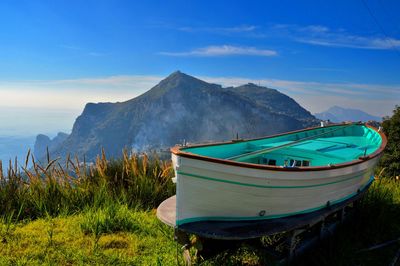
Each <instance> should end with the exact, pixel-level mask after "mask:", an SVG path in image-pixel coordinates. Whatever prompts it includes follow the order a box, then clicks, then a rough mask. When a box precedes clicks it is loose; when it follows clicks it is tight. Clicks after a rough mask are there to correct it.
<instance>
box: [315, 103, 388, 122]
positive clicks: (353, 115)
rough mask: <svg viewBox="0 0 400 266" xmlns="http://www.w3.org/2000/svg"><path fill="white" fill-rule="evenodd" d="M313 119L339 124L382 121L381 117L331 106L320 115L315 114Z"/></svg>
mask: <svg viewBox="0 0 400 266" xmlns="http://www.w3.org/2000/svg"><path fill="white" fill-rule="evenodd" d="M315 117H317V118H318V119H321V120H330V121H331V122H335V123H339V122H343V121H363V122H367V121H378V122H380V121H382V118H381V117H378V116H373V115H370V114H368V113H366V112H364V111H361V110H358V109H348V108H343V107H339V106H333V107H331V108H329V109H328V110H326V111H325V112H322V113H317V114H315Z"/></svg>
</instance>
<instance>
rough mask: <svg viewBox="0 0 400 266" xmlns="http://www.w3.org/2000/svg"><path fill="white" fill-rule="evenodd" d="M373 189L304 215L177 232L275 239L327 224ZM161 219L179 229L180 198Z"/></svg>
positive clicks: (197, 225) (196, 225)
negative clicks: (178, 208)
mask: <svg viewBox="0 0 400 266" xmlns="http://www.w3.org/2000/svg"><path fill="white" fill-rule="evenodd" d="M368 187H369V185H368V186H366V187H365V188H364V189H363V190H362V191H360V192H359V193H357V195H355V196H354V197H352V198H349V199H347V200H345V201H343V202H340V203H338V204H334V205H330V206H327V207H326V208H324V209H321V210H318V211H315V212H311V213H307V214H301V215H294V216H289V217H285V218H277V219H268V220H257V221H229V222H227V221H202V222H193V223H187V224H183V225H180V226H179V228H177V229H178V230H180V231H183V232H185V233H188V234H195V235H197V236H200V237H204V238H212V239H224V240H243V239H251V238H258V237H261V236H266V235H272V234H276V233H279V232H284V231H291V230H295V229H298V228H302V227H308V226H310V225H313V224H316V223H318V222H320V221H321V220H324V219H325V218H326V217H328V216H329V215H331V214H333V213H335V212H338V211H340V210H342V209H344V208H345V207H346V206H348V205H349V204H351V203H352V202H354V201H356V200H358V199H360V198H361V197H362V196H363V194H364V193H365V192H366V191H367V189H368ZM157 217H158V219H159V220H161V221H162V222H163V223H165V224H166V225H168V226H171V227H174V228H176V226H175V224H176V220H175V217H176V196H172V197H170V198H168V199H166V200H165V201H163V202H162V203H161V204H160V206H159V207H158V208H157Z"/></svg>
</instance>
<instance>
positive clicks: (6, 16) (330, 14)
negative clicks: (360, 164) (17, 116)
mask: <svg viewBox="0 0 400 266" xmlns="http://www.w3.org/2000/svg"><path fill="white" fill-rule="evenodd" d="M368 8H369V9H370V11H371V12H372V16H371V14H370V13H369V11H368ZM399 12H400V2H399V1H394V0H392V1H385V0H364V1H362V0H355V1H196V2H194V1H110V0H107V1H105V0H104V1H102V0H96V1H11V0H9V1H7V0H5V1H1V2H0V107H3V108H7V107H13V108H18V107H20V106H23V107H25V108H39V109H40V108H41V109H46V108H47V109H49V110H50V109H51V110H74V111H73V112H69V111H68V112H69V113H71V117H73V116H76V115H78V114H79V112H81V110H82V108H83V106H84V104H85V103H86V102H88V101H94V102H96V101H122V100H126V99H128V98H132V97H135V96H137V95H138V94H140V93H142V92H144V91H145V90H147V89H149V88H150V87H151V86H152V85H155V84H156V83H157V82H158V81H159V80H160V79H161V78H163V77H165V76H166V75H168V74H169V73H171V72H173V71H175V70H178V69H179V70H181V71H183V72H185V73H188V74H191V75H194V76H197V77H200V78H204V79H206V80H208V81H212V82H216V83H220V84H223V85H237V84H240V83H242V82H256V83H260V84H261V85H266V86H269V87H274V88H277V89H279V90H281V91H282V92H284V93H286V94H288V95H290V96H292V97H293V98H294V99H295V100H297V101H298V102H299V103H300V104H302V105H303V106H304V107H306V108H307V109H309V110H310V111H312V112H318V111H322V110H325V109H328V108H329V107H330V106H332V105H340V106H344V107H355V108H360V109H363V110H365V111H368V112H370V113H372V114H375V115H387V114H390V112H391V110H392V109H393V107H394V105H395V104H396V103H400V95H399V94H400V93H399V92H398V91H400V17H399V16H398V14H399ZM375 19H376V20H375ZM377 22H378V24H379V25H377ZM10 110H11V109H10ZM10 112H11V111H10ZM66 121H68V123H69V124H71V119H69V120H68V119H67V120H66ZM65 123H67V122H65ZM69 124H68V125H66V126H64V127H66V128H68V127H72V124H71V125H69Z"/></svg>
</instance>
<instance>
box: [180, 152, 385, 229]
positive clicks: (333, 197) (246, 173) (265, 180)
mask: <svg viewBox="0 0 400 266" xmlns="http://www.w3.org/2000/svg"><path fill="white" fill-rule="evenodd" d="M378 159H379V156H377V157H374V158H372V159H370V160H366V161H364V162H361V163H358V164H354V165H349V166H346V167H341V168H334V167H332V169H328V170H320V171H277V170H267V169H255V168H254V169H253V168H247V167H240V166H235V165H226V164H220V163H216V162H209V161H204V160H197V159H193V158H188V157H183V156H179V155H176V154H172V161H173V164H174V169H175V173H176V178H177V192H176V194H177V197H176V198H177V202H176V225H177V226H178V227H179V225H182V224H185V223H190V222H197V221H205V220H216V221H225V220H226V221H230V220H231V221H238V220H258V219H273V218H280V217H286V216H291V215H296V214H301V213H308V212H312V211H316V210H318V209H321V208H325V207H326V206H327V205H329V204H335V203H339V202H341V201H344V200H346V199H348V198H350V197H352V196H355V195H356V194H357V193H358V192H359V191H360V190H362V189H363V188H364V187H366V186H367V185H368V184H370V183H371V182H372V180H373V177H372V176H373V168H374V166H375V165H376V163H377V161H378Z"/></svg>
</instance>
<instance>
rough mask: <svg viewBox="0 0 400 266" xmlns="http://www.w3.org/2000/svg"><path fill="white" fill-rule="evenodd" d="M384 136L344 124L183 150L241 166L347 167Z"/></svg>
mask: <svg viewBox="0 0 400 266" xmlns="http://www.w3.org/2000/svg"><path fill="white" fill-rule="evenodd" d="M382 141H383V140H382V137H381V135H380V134H379V133H378V132H377V131H376V130H374V129H373V128H370V127H367V126H366V125H364V124H342V125H335V126H327V127H320V128H314V129H310V130H304V131H298V132H293V133H288V134H284V135H279V136H275V137H266V138H262V139H254V140H245V141H237V142H232V143H223V144H215V145H203V146H194V147H185V148H181V151H183V152H189V153H192V154H196V155H201V156H206V157H211V158H217V159H225V160H231V161H237V162H244V163H252V164H261V165H270V166H282V167H311V166H329V165H334V164H341V163H347V162H350V161H353V160H357V159H359V158H360V157H366V156H368V155H370V154H372V153H374V152H375V151H377V150H378V149H379V147H380V146H381V144H382Z"/></svg>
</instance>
